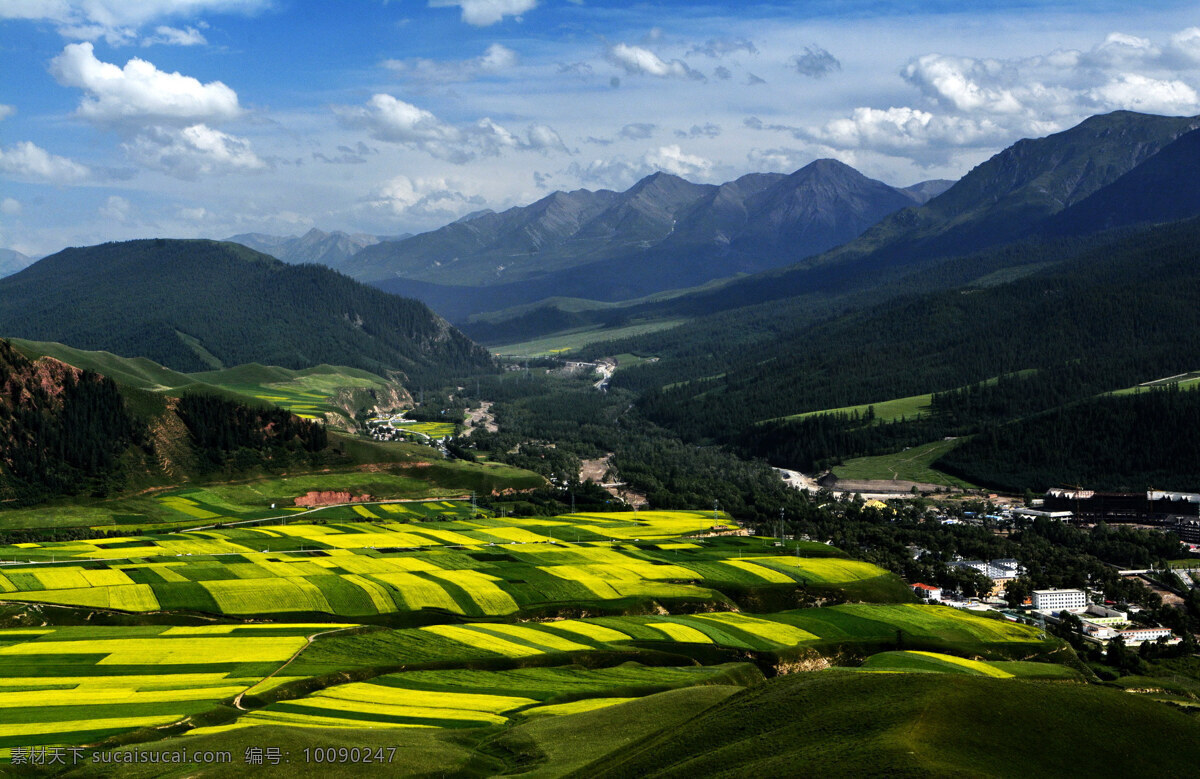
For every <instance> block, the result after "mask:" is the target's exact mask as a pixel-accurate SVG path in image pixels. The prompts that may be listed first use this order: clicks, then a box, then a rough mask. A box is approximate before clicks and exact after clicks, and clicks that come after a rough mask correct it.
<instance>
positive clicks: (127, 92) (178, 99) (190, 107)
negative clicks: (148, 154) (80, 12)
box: [50, 43, 242, 123]
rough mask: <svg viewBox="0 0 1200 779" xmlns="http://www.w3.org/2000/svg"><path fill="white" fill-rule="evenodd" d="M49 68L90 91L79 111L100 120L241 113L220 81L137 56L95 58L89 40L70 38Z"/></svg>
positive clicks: (72, 84)
mask: <svg viewBox="0 0 1200 779" xmlns="http://www.w3.org/2000/svg"><path fill="white" fill-rule="evenodd" d="M50 72H51V73H52V74H53V75H54V77H55V78H56V79H57V80H58V83H60V84H62V85H63V86H69V87H78V88H80V89H82V90H84V91H85V92H86V93H87V95H86V96H85V97H84V98H83V99H82V100H81V101H80V103H79V108H78V110H77V113H78V115H79V116H81V117H83V118H85V119H89V120H92V121H96V122H101V123H119V122H124V121H131V120H132V121H140V120H152V121H159V122H163V121H166V122H197V121H214V120H219V119H232V118H234V117H236V116H238V115H240V114H241V113H242V109H241V107H240V106H239V105H238V97H237V93H236V92H234V91H233V90H232V89H230V88H229V87H227V86H225V85H224V84H223V83H221V82H220V81H210V82H209V83H207V84H202V83H200V81H198V80H197V79H194V78H192V77H191V76H184V75H182V74H180V73H166V72H164V71H161V70H159V69H158V68H156V67H154V65H152V64H151V63H149V62H147V61H146V60H143V59H138V58H136V57H135V58H133V59H131V60H129V61H128V62H127V63H125V67H124V68H118V67H117V66H116V65H113V64H111V63H107V62H101V61H100V60H98V59H96V55H95V51H94V49H93V47H92V44H90V43H72V44H68V45H67V47H66V48H64V49H63V51H62V53H61V54H59V55H58V56H57V57H55V58H54V59H53V60H51V62H50Z"/></svg>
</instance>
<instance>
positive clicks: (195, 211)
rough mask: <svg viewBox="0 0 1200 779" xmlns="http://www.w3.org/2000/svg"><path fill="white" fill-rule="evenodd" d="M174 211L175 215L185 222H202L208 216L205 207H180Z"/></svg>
mask: <svg viewBox="0 0 1200 779" xmlns="http://www.w3.org/2000/svg"><path fill="white" fill-rule="evenodd" d="M175 213H176V216H178V217H179V218H180V219H182V220H184V221H185V222H203V221H204V220H205V219H207V218H208V217H209V213H208V209H206V208H180V209H179V210H178V211H176V212H175Z"/></svg>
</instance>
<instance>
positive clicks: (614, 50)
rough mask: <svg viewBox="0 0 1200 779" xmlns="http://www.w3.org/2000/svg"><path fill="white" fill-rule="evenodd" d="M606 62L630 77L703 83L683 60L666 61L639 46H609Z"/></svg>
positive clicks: (625, 44) (624, 44) (702, 79)
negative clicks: (645, 76)
mask: <svg viewBox="0 0 1200 779" xmlns="http://www.w3.org/2000/svg"><path fill="white" fill-rule="evenodd" d="M606 56H607V58H608V61H609V62H611V63H612V64H614V65H616V66H617V67H619V68H621V69H622V70H624V71H625V72H626V73H628V74H630V75H639V74H640V75H647V76H656V77H658V78H687V79H692V80H694V81H704V80H705V79H704V74H703V73H700V72H698V71H695V70H692V68H691V67H689V66H688V64H687V63H686V62H684V61H683V60H678V59H675V60H671V61H670V62H667V61H666V60H664V59H662V58H660V57H659V56H658V55H657V54H655V53H654V52H652V51H650V50H649V49H646V48H643V47H641V46H630V45H629V44H627V43H618V44H616V45H614V46H610V47H609V49H608V52H607V54H606Z"/></svg>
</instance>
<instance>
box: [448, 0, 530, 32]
mask: <svg viewBox="0 0 1200 779" xmlns="http://www.w3.org/2000/svg"><path fill="white" fill-rule="evenodd" d="M453 6H458V7H460V8H462V20H463V21H464V22H466V23H467V24H470V25H474V26H475V27H487V26H489V25H493V24H495V23H496V22H498V21H500V20H501V19H503V18H504V17H506V16H516V17H520V15H521V14H523V13H525V12H526V11H532V10H533V9H534V8H537V0H429V7H430V8H450V7H453Z"/></svg>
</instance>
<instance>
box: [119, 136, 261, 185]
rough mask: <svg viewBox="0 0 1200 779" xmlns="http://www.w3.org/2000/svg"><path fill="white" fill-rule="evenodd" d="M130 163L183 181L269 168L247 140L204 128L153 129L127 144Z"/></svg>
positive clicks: (125, 146) (126, 150) (125, 145)
mask: <svg viewBox="0 0 1200 779" xmlns="http://www.w3.org/2000/svg"><path fill="white" fill-rule="evenodd" d="M124 149H125V152H126V154H128V155H129V157H130V159H132V160H133V161H134V162H136V163H138V164H139V165H142V166H144V167H147V168H150V169H152V170H159V171H162V172H163V173H166V174H167V175H170V176H174V177H176V178H181V179H187V180H191V179H195V178H197V177H198V176H200V175H208V174H220V173H241V172H251V171H256V170H263V169H265V168H266V167H267V163H266V162H264V161H263V160H262V159H261V158H260V157H259V156H258V155H257V154H255V153H254V150H253V149H251V148H250V142H249V141H247V140H246V139H245V138H238V137H237V136H234V135H228V134H226V133H223V132H221V131H220V130H214V129H213V128H211V127H209V126H207V125H204V124H194V125H192V126H190V127H184V128H183V129H177V128H171V127H151V128H148V129H146V130H145V131H143V132H141V133H139V134H138V135H137V137H135V138H134V139H133V140H132V141H130V142H128V143H126V144H124Z"/></svg>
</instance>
